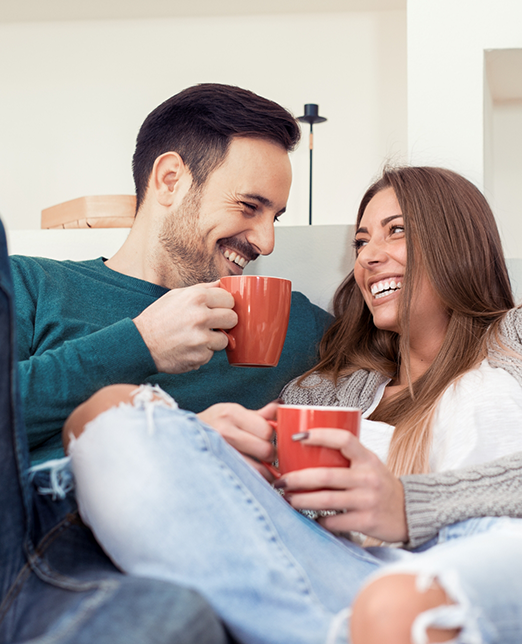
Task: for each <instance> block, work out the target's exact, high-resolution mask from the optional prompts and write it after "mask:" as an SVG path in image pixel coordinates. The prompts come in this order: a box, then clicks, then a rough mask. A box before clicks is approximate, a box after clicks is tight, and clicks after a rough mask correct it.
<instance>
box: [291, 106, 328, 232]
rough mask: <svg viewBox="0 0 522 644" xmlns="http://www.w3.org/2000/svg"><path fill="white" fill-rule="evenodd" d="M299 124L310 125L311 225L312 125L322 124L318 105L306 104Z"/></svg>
mask: <svg viewBox="0 0 522 644" xmlns="http://www.w3.org/2000/svg"><path fill="white" fill-rule="evenodd" d="M297 120H298V121H301V123H310V197H309V199H310V205H309V209H308V224H309V225H310V226H311V225H312V161H313V153H314V123H324V122H325V121H326V119H325V118H324V116H319V105H316V104H315V103H307V104H306V105H305V106H304V116H298V117H297Z"/></svg>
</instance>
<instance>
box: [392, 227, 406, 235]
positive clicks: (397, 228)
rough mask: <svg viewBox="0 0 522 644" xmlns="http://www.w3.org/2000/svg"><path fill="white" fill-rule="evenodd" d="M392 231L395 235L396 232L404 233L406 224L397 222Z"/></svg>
mask: <svg viewBox="0 0 522 644" xmlns="http://www.w3.org/2000/svg"><path fill="white" fill-rule="evenodd" d="M390 232H391V234H392V235H393V234H394V233H403V232H404V226H401V225H399V224H396V225H395V226H392V227H391V228H390Z"/></svg>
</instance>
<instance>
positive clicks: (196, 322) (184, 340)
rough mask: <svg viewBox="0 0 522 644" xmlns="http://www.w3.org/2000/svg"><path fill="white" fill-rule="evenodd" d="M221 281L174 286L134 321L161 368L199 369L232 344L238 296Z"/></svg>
mask: <svg viewBox="0 0 522 644" xmlns="http://www.w3.org/2000/svg"><path fill="white" fill-rule="evenodd" d="M218 284H219V282H211V283H209V284H196V285H195V286H189V287H187V288H179V289H173V290H172V291H169V292H168V293H166V294H165V295H163V296H162V297H160V298H159V299H158V300H156V302H154V303H153V304H151V305H150V306H148V307H147V308H146V309H145V310H144V311H142V313H140V315H138V317H136V318H134V324H135V325H136V327H137V328H138V331H139V332H140V334H141V336H142V338H143V341H144V342H145V344H146V345H147V347H148V349H149V351H150V353H151V355H152V358H153V360H154V362H155V364H156V367H157V369H158V371H161V372H164V373H185V372H187V371H192V370H193V369H198V368H199V367H200V366H201V365H203V364H206V363H207V362H208V361H209V360H210V358H212V356H213V355H214V351H221V350H222V349H224V348H225V347H226V346H227V344H228V339H227V337H226V335H225V334H224V333H221V331H219V330H216V329H231V328H232V327H234V326H235V325H236V324H237V315H236V313H235V311H233V310H232V308H233V306H234V298H233V297H232V295H231V294H230V293H228V292H227V291H225V289H222V288H219V287H218Z"/></svg>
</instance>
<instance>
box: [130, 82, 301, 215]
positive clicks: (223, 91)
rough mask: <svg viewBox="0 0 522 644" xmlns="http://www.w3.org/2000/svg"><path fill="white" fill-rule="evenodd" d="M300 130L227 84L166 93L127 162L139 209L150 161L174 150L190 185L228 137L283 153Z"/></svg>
mask: <svg viewBox="0 0 522 644" xmlns="http://www.w3.org/2000/svg"><path fill="white" fill-rule="evenodd" d="M300 136H301V132H300V129H299V125H298V123H297V121H296V120H295V118H294V117H293V116H292V115H291V114H290V112H288V111H287V110H286V109H285V108H283V107H281V106H280V105H278V104H277V103H274V102H273V101H269V100H268V99H266V98H263V97H261V96H258V95H257V94H254V93H253V92H250V91H249V90H246V89H241V88H240V87H234V86H232V85H219V84H215V83H204V84H201V85H195V86H194V87H189V88H188V89H185V90H183V91H182V92H180V93H179V94H176V95H175V96H172V97H171V98H169V99H167V100H166V101H165V102H164V103H162V104H161V105H160V106H159V107H157V108H156V109H155V110H153V111H152V112H151V113H150V114H149V115H148V116H147V118H146V119H145V121H144V123H143V125H142V126H141V128H140V131H139V133H138V138H137V139H136V150H135V152H134V157H133V160H132V170H133V174H134V183H135V186H136V211H137V210H138V209H139V207H140V205H141V203H142V202H143V199H144V197H145V192H146V191H147V186H148V183H149V178H150V174H151V172H152V168H153V166H154V162H155V161H156V159H157V158H158V157H159V156H160V155H161V154H164V153H165V152H177V153H178V154H179V155H180V156H181V158H182V159H183V162H184V163H185V164H186V166H187V167H188V169H189V170H190V172H191V174H192V179H193V185H194V187H199V186H202V185H203V184H204V182H205V181H206V179H207V177H208V175H209V174H210V173H211V172H212V171H213V170H214V169H215V168H216V167H217V166H218V165H220V164H221V163H222V162H223V161H224V160H225V157H226V154H227V152H228V147H229V145H230V142H231V140H232V139H233V138H234V137H254V138H259V139H267V140H269V141H273V142H274V143H277V144H279V145H281V146H282V147H283V148H284V149H285V150H287V151H288V152H290V151H292V150H293V149H294V148H295V147H296V145H297V143H298V142H299V139H300Z"/></svg>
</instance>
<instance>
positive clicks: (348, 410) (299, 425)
mask: <svg viewBox="0 0 522 644" xmlns="http://www.w3.org/2000/svg"><path fill="white" fill-rule="evenodd" d="M270 424H271V425H272V426H273V427H274V429H275V430H276V434H277V457H278V461H279V465H278V468H275V467H274V466H273V465H271V464H269V463H264V465H266V466H267V467H268V469H269V470H270V471H271V472H272V474H274V476H276V477H279V476H281V475H282V474H286V473H287V472H293V471H295V470H304V469H307V468H309V467H350V461H349V460H348V459H346V458H344V456H343V455H342V454H341V452H340V451H339V450H337V449H331V448H329V447H320V446H317V445H304V444H303V443H301V442H299V441H293V440H292V436H293V435H294V434H297V433H300V432H306V431H308V430H310V429H314V428H334V429H344V430H346V431H349V432H352V434H354V435H355V436H357V437H358V436H359V430H360V426H361V410H360V409H355V408H354V407H313V406H308V405H280V406H279V408H278V410H277V422H271V423H270Z"/></svg>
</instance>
